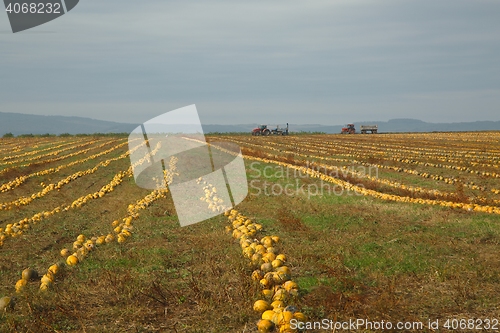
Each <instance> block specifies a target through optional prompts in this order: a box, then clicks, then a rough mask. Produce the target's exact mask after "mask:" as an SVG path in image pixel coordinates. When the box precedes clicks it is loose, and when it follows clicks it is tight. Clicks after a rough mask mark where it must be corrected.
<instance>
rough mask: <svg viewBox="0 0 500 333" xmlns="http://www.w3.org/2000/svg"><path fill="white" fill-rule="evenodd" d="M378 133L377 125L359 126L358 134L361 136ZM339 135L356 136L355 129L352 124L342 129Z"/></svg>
mask: <svg viewBox="0 0 500 333" xmlns="http://www.w3.org/2000/svg"><path fill="white" fill-rule="evenodd" d="M377 131H378V126H377V125H361V127H360V132H361V134H367V133H368V132H370V133H371V134H376V133H377ZM340 133H341V134H356V128H354V124H347V125H346V127H342V130H341V131H340Z"/></svg>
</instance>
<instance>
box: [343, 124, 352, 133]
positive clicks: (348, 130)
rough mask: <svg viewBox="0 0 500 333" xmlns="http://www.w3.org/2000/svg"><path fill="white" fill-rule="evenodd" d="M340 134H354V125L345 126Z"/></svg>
mask: <svg viewBox="0 0 500 333" xmlns="http://www.w3.org/2000/svg"><path fill="white" fill-rule="evenodd" d="M340 134H356V129H355V128H354V124H347V125H346V127H342V130H341V131H340Z"/></svg>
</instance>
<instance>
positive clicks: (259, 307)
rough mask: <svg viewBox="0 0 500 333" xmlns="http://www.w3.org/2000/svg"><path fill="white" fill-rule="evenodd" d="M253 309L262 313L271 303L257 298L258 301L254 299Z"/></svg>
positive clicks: (269, 307)
mask: <svg viewBox="0 0 500 333" xmlns="http://www.w3.org/2000/svg"><path fill="white" fill-rule="evenodd" d="M253 309H254V311H257V312H260V313H262V312H264V311H266V310H269V309H271V305H270V304H269V303H268V302H267V301H264V300H261V299H259V300H258V301H255V303H254V304H253Z"/></svg>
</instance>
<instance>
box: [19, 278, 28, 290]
mask: <svg viewBox="0 0 500 333" xmlns="http://www.w3.org/2000/svg"><path fill="white" fill-rule="evenodd" d="M27 283H28V281H27V280H25V279H21V280H19V281H17V282H16V292H18V293H19V292H21V290H23V289H24V286H26V284H27Z"/></svg>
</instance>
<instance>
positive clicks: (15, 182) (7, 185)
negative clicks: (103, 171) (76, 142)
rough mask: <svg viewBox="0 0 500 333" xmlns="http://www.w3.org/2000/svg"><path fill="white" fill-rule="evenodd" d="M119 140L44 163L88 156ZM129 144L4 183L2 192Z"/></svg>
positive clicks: (1, 186) (121, 144)
mask: <svg viewBox="0 0 500 333" xmlns="http://www.w3.org/2000/svg"><path fill="white" fill-rule="evenodd" d="M116 141H117V140H113V141H107V142H104V143H102V144H100V145H99V146H96V147H91V148H87V149H82V150H79V151H76V152H73V153H70V154H67V155H64V156H59V157H56V158H52V159H49V160H45V161H43V163H53V162H57V161H60V160H64V159H67V158H71V157H75V156H78V155H82V154H86V153H87V152H89V151H90V150H94V149H100V148H103V147H104V146H106V145H109V144H110V143H113V142H116ZM126 144H127V143H120V144H118V145H116V146H114V147H112V148H110V149H108V150H104V151H101V152H99V153H96V154H93V155H91V156H88V157H85V158H83V159H80V160H76V161H73V162H70V163H68V164H62V165H59V166H57V167H54V168H48V169H45V170H42V171H37V172H33V173H30V174H27V175H22V176H19V177H16V178H15V179H14V180H11V181H9V182H7V183H4V184H2V185H0V192H7V191H11V190H13V189H15V188H16V187H18V186H20V185H22V184H24V183H25V182H26V181H27V180H28V179H30V178H33V177H38V176H45V175H48V174H53V173H56V172H58V171H60V170H62V169H65V168H68V167H71V166H74V165H77V164H82V163H85V162H87V161H90V160H93V159H95V158H98V157H100V156H103V155H106V154H109V153H110V152H112V151H114V150H116V149H118V148H120V147H122V146H124V145H126ZM29 165H31V163H28V164H26V165H21V166H16V168H20V167H26V166H29Z"/></svg>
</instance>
